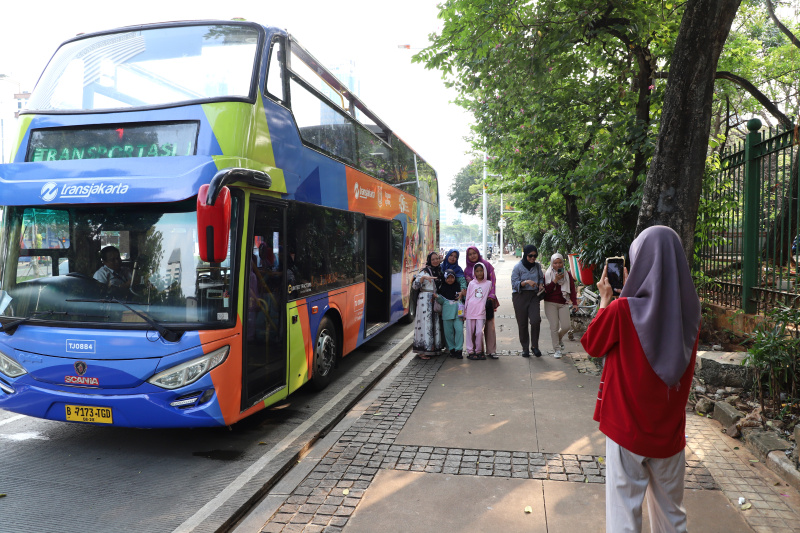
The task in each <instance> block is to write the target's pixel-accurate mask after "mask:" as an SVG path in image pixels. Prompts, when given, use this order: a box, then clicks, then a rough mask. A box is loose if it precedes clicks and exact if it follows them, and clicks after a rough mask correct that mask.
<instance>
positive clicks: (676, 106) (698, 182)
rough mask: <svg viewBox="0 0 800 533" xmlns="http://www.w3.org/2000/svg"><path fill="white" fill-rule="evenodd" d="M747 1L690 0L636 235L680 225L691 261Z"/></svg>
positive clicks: (676, 51)
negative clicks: (717, 84)
mask: <svg viewBox="0 0 800 533" xmlns="http://www.w3.org/2000/svg"><path fill="white" fill-rule="evenodd" d="M740 3H741V0H689V1H688V2H687V4H686V10H685V12H684V14H683V18H682V19H681V26H680V29H679V30H678V38H677V40H676V42H675V51H674V52H673V55H672V62H671V65H670V71H669V78H668V80H667V88H666V92H665V94H664V107H663V111H662V114H661V128H660V130H659V133H658V140H657V141H656V148H655V152H654V154H653V161H652V162H651V164H650V169H649V171H648V172H647V181H646V182H645V186H644V197H643V199H642V207H641V209H640V210H639V220H638V223H637V226H636V234H637V235H638V234H639V233H641V232H642V231H643V230H644V229H645V228H648V227H650V226H654V225H665V226H669V227H671V228H672V229H674V230H675V231H676V232H677V233H678V235H679V236H680V238H681V242H682V243H683V248H684V251H685V252H686V257H687V259H688V260H689V263H690V264H691V262H692V260H693V253H694V228H695V223H696V219H697V209H698V206H699V204H700V194H701V193H702V186H703V171H704V169H705V160H706V154H707V152H708V134H709V131H710V128H711V101H712V98H713V95H714V76H715V74H716V72H717V62H718V60H719V55H720V53H721V52H722V46H723V45H724V44H725V39H727V37H728V33H729V32H730V28H731V24H732V23H733V18H734V16H735V15H736V11H737V9H739V4H740Z"/></svg>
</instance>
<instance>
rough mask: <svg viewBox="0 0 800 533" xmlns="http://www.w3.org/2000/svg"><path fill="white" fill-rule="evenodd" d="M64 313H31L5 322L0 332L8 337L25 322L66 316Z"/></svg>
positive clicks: (0, 326)
mask: <svg viewBox="0 0 800 533" xmlns="http://www.w3.org/2000/svg"><path fill="white" fill-rule="evenodd" d="M68 314H69V313H67V312H66V311H36V312H34V313H31V315H30V316H26V317H25V318H18V319H17V320H12V321H11V322H6V323H5V324H2V325H0V331H5V332H8V334H9V335H13V334H14V331H13V330H15V329H16V327H17V326H20V325H22V324H24V323H25V322H27V321H28V320H31V319H34V318H37V317H40V316H49V315H61V316H64V315H68Z"/></svg>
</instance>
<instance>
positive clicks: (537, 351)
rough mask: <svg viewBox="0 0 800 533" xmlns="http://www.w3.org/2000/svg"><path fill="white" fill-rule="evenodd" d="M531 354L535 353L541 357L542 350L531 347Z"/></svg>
mask: <svg viewBox="0 0 800 533" xmlns="http://www.w3.org/2000/svg"><path fill="white" fill-rule="evenodd" d="M533 355H535V356H536V357H541V356H542V352H541V351H540V350H539V348H534V349H533Z"/></svg>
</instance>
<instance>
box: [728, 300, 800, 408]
mask: <svg viewBox="0 0 800 533" xmlns="http://www.w3.org/2000/svg"><path fill="white" fill-rule="evenodd" d="M798 324H800V309H797V308H793V307H788V306H783V305H781V306H779V307H777V308H775V309H773V310H772V311H770V312H769V314H768V315H767V319H766V320H765V321H764V322H763V323H762V324H760V325H759V326H758V327H757V328H756V330H755V332H753V333H752V334H751V338H752V340H753V344H752V346H751V348H750V349H749V353H748V355H747V357H746V358H745V360H744V361H743V362H742V363H743V364H746V365H749V366H751V367H753V369H754V370H755V372H756V383H757V387H758V394H759V400H760V401H761V407H762V410H765V409H764V408H765V407H766V406H765V401H764V392H765V391H764V385H765V384H766V388H767V389H768V393H769V395H770V397H771V398H772V412H773V416H776V415H777V414H778V413H781V412H784V411H783V410H782V409H781V398H780V396H781V392H789V396H791V397H792V398H797V384H798V381H800V374H798V370H800V367H798V358H800V331H798Z"/></svg>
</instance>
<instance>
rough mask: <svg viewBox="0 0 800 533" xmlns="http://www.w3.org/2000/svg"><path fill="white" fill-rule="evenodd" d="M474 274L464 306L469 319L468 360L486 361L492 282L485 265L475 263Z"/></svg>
mask: <svg viewBox="0 0 800 533" xmlns="http://www.w3.org/2000/svg"><path fill="white" fill-rule="evenodd" d="M473 273H474V276H475V279H473V280H472V281H470V282H469V286H468V287H467V301H466V302H465V304H464V307H465V312H464V316H465V317H466V319H467V320H466V323H467V333H466V335H465V337H466V339H465V341H466V342H465V345H466V348H467V354H468V355H467V359H486V356H485V355H484V354H483V324H484V322H485V321H486V299H487V298H489V292H490V291H491V290H492V282H491V281H489V280H487V279H486V268H485V267H484V266H483V263H475V266H474V267H473Z"/></svg>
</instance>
